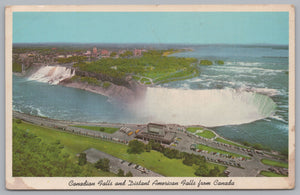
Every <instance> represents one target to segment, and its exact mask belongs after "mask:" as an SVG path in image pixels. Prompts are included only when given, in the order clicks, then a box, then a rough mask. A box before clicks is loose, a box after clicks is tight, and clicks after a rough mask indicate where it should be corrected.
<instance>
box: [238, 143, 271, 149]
mask: <svg viewBox="0 0 300 195" xmlns="http://www.w3.org/2000/svg"><path fill="white" fill-rule="evenodd" d="M243 144H244V145H245V146H249V147H252V148H255V149H257V150H266V151H271V148H270V147H267V146H263V145H262V144H258V143H256V144H251V143H249V142H246V141H244V142H243Z"/></svg>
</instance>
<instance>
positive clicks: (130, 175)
mask: <svg viewBox="0 0 300 195" xmlns="http://www.w3.org/2000/svg"><path fill="white" fill-rule="evenodd" d="M125 176H126V177H133V175H132V173H131V172H130V171H129V172H128V173H126V175H125Z"/></svg>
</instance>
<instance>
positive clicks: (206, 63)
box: [200, 60, 213, 65]
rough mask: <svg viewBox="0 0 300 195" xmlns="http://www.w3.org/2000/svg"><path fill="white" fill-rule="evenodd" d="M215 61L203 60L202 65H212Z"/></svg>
mask: <svg viewBox="0 0 300 195" xmlns="http://www.w3.org/2000/svg"><path fill="white" fill-rule="evenodd" d="M212 64H213V62H212V61H210V60H201V61H200V65H212Z"/></svg>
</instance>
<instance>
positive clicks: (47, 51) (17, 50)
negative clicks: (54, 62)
mask: <svg viewBox="0 0 300 195" xmlns="http://www.w3.org/2000/svg"><path fill="white" fill-rule="evenodd" d="M84 51H85V49H78V48H70V47H66V48H62V47H58V48H55V49H53V48H52V47H14V48H13V54H21V53H29V52H38V53H39V54H41V55H49V54H57V53H63V54H67V53H70V52H72V53H74V52H75V53H77V52H78V53H79V52H84Z"/></svg>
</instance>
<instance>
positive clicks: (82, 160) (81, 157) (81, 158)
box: [78, 153, 87, 166]
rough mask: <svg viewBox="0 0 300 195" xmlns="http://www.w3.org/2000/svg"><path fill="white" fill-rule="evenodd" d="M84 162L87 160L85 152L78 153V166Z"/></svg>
mask: <svg viewBox="0 0 300 195" xmlns="http://www.w3.org/2000/svg"><path fill="white" fill-rule="evenodd" d="M86 162H87V159H86V153H80V154H79V159H78V164H79V165H80V166H82V165H85V164H86Z"/></svg>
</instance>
